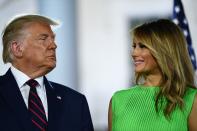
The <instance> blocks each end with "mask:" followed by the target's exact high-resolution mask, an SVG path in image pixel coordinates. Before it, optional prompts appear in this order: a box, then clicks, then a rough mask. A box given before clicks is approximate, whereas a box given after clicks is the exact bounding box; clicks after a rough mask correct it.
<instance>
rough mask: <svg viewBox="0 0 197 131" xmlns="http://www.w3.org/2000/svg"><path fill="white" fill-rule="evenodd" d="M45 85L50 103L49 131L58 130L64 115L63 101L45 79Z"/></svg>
mask: <svg viewBox="0 0 197 131" xmlns="http://www.w3.org/2000/svg"><path fill="white" fill-rule="evenodd" d="M44 84H45V88H46V93H47V103H48V125H49V127H48V131H54V130H57V128H58V127H59V126H58V125H59V124H60V121H59V120H60V117H61V115H62V109H63V108H62V105H63V104H62V100H61V96H60V95H59V94H57V92H56V90H55V89H54V87H53V86H52V85H51V83H50V82H49V81H48V80H47V79H46V77H44Z"/></svg>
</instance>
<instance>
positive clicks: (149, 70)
mask: <svg viewBox="0 0 197 131" xmlns="http://www.w3.org/2000/svg"><path fill="white" fill-rule="evenodd" d="M132 58H133V62H134V66H135V72H136V73H145V74H147V75H148V74H155V73H158V72H160V69H159V65H158V64H157V62H156V59H155V58H154V57H153V56H152V54H151V52H150V50H149V49H148V48H147V47H146V46H145V45H144V44H143V43H141V42H140V40H137V39H135V38H134V40H133V50H132Z"/></svg>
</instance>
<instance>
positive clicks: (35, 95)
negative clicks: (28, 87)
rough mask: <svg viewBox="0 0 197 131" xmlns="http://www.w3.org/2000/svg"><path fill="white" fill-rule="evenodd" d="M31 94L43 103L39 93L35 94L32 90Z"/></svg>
mask: <svg viewBox="0 0 197 131" xmlns="http://www.w3.org/2000/svg"><path fill="white" fill-rule="evenodd" d="M31 94H32V95H33V96H34V97H35V98H36V99H37V100H38V101H39V103H40V104H41V105H42V101H41V100H40V98H39V97H38V94H35V93H34V92H32V91H31Z"/></svg>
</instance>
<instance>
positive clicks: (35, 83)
mask: <svg viewBox="0 0 197 131" xmlns="http://www.w3.org/2000/svg"><path fill="white" fill-rule="evenodd" d="M26 84H27V85H29V86H30V87H33V88H35V87H36V86H37V85H38V82H37V81H36V80H34V79H30V80H28V81H27V82H26Z"/></svg>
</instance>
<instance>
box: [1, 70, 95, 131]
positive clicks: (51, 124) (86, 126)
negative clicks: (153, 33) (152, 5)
mask: <svg viewBox="0 0 197 131" xmlns="http://www.w3.org/2000/svg"><path fill="white" fill-rule="evenodd" d="M44 83H45V87H46V93H47V102H48V130H47V131H93V125H92V120H91V116H90V112H89V108H88V104H87V101H86V98H85V96H84V95H82V94H80V93H78V92H76V91H74V90H72V89H70V88H68V87H65V86H63V85H60V84H56V83H53V82H49V81H48V80H47V79H46V78H45V77H44ZM32 129H33V126H32V124H31V120H30V118H29V116H28V110H27V107H26V105H25V103H24V100H23V98H22V95H21V92H20V90H19V87H18V85H17V83H16V80H15V79H14V76H13V75H12V73H11V70H10V69H9V70H8V71H7V73H6V74H5V75H4V76H0V131H33V130H32Z"/></svg>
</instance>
